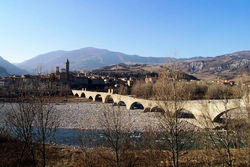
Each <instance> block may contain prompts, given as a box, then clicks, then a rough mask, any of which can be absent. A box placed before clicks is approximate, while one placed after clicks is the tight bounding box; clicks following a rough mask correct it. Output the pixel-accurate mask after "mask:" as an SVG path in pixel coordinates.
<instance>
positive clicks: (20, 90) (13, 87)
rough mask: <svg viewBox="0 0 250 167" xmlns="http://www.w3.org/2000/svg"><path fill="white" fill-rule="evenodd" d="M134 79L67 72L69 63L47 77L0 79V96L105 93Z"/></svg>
mask: <svg viewBox="0 0 250 167" xmlns="http://www.w3.org/2000/svg"><path fill="white" fill-rule="evenodd" d="M135 79H136V78H119V77H109V76H99V75H94V74H86V73H80V72H70V71H69V61H68V60H67V61H66V68H63V69H61V70H60V69H59V67H56V69H55V72H54V73H51V74H47V75H21V76H17V75H12V76H8V77H4V78H0V96H2V97H3V96H4V97H6V96H10V97H15V96H20V95H27V94H28V95H41V94H42V95H46V94H50V95H51V94H53V95H68V94H71V89H82V88H86V89H88V90H95V91H107V90H108V89H110V88H112V89H119V87H120V86H121V85H123V86H127V87H132V85H133V83H134V82H135Z"/></svg>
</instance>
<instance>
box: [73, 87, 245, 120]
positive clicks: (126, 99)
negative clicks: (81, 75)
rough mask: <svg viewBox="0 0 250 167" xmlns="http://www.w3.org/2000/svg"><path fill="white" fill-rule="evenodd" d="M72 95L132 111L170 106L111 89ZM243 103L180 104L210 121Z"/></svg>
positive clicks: (241, 100) (232, 100) (234, 100)
mask: <svg viewBox="0 0 250 167" xmlns="http://www.w3.org/2000/svg"><path fill="white" fill-rule="evenodd" d="M72 93H73V94H74V95H78V96H79V97H85V98H88V99H93V101H96V100H98V98H99V100H100V99H101V102H102V103H107V102H110V101H112V102H113V103H116V104H119V103H124V104H125V105H126V108H127V109H128V110H129V109H132V108H133V106H134V105H135V104H137V103H138V104H141V105H142V106H143V109H144V111H151V110H152V109H153V108H155V107H158V108H161V109H163V110H166V109H167V107H169V106H170V105H169V104H170V103H171V102H170V101H168V102H166V101H155V100H146V99H140V98H135V97H132V96H125V95H119V94H114V92H113V90H112V89H109V90H108V92H95V91H87V90H86V89H82V90H72ZM244 106H245V103H244V100H243V99H230V100H227V101H225V100H189V101H183V102H182V108H183V109H184V110H186V111H188V112H190V113H192V114H193V115H194V117H195V118H197V119H199V118H201V117H202V116H204V115H207V116H210V117H211V119H214V118H216V117H217V116H218V115H220V114H222V113H223V112H225V111H229V110H233V109H235V108H241V107H244Z"/></svg>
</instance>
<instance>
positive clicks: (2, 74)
mask: <svg viewBox="0 0 250 167" xmlns="http://www.w3.org/2000/svg"><path fill="white" fill-rule="evenodd" d="M8 75H9V74H8V72H7V71H6V69H5V68H3V67H0V77H6V76H8Z"/></svg>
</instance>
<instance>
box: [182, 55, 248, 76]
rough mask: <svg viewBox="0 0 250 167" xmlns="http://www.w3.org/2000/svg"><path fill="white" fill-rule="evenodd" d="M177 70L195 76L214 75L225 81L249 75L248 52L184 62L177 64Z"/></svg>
mask: <svg viewBox="0 0 250 167" xmlns="http://www.w3.org/2000/svg"><path fill="white" fill-rule="evenodd" d="M178 69H179V70H182V71H185V72H188V73H190V74H196V75H197V76H205V77H206V76H211V75H216V76H219V77H222V78H226V79H232V78H234V77H236V76H239V75H242V74H246V75H250V51H241V52H235V53H231V54H225V55H221V56H216V57H208V58H202V57H200V58H198V59H190V60H185V61H182V62H179V63H178Z"/></svg>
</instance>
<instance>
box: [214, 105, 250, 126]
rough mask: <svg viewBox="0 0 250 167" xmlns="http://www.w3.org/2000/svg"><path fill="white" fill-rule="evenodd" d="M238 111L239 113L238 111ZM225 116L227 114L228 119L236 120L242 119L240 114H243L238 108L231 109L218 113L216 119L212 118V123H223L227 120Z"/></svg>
mask: <svg viewBox="0 0 250 167" xmlns="http://www.w3.org/2000/svg"><path fill="white" fill-rule="evenodd" d="M238 110H240V111H238ZM225 114H228V118H229V119H236V118H237V117H238V118H241V117H243V116H242V115H241V114H243V112H242V111H241V109H240V107H236V108H232V109H229V110H226V111H223V112H221V113H219V114H218V115H217V116H216V117H214V119H213V122H216V123H223V122H224V121H225V120H226V119H227V118H225V117H226V116H225ZM246 116H247V115H246Z"/></svg>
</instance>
